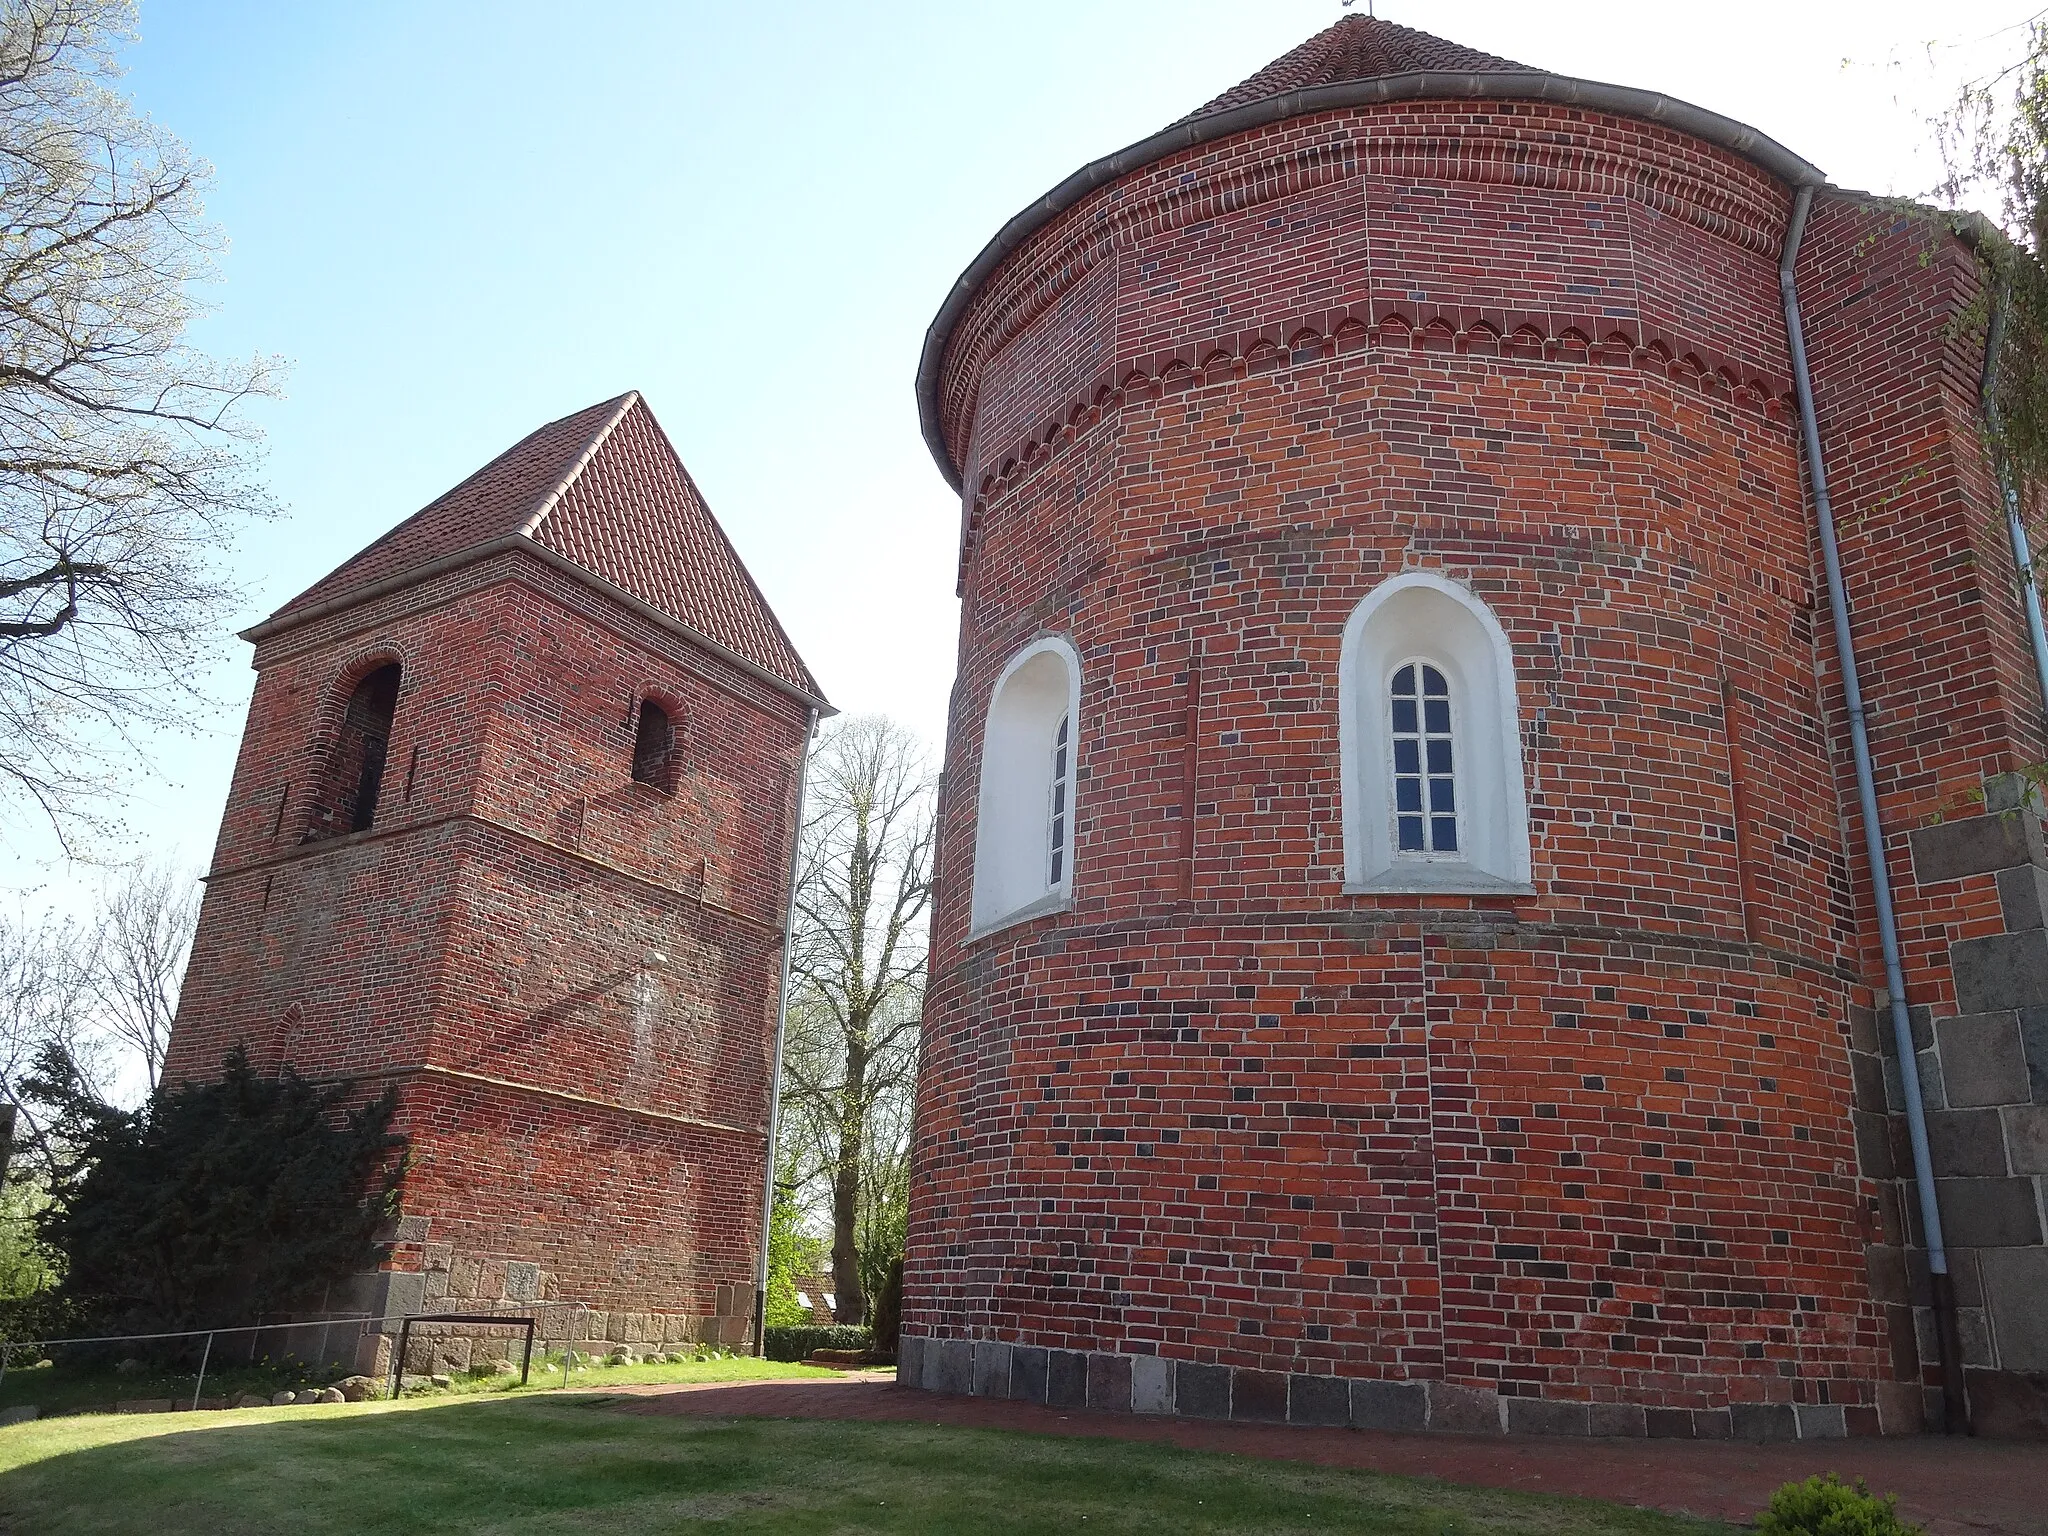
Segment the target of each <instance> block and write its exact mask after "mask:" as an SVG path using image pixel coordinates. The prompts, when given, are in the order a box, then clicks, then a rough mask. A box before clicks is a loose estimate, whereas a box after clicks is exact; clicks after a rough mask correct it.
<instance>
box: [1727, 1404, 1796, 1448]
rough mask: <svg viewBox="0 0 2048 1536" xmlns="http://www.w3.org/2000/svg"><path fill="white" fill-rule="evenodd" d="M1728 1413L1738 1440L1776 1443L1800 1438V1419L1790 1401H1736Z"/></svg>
mask: <svg viewBox="0 0 2048 1536" xmlns="http://www.w3.org/2000/svg"><path fill="white" fill-rule="evenodd" d="M1728 1413H1729V1418H1730V1420H1731V1421H1732V1426H1731V1427H1732V1428H1733V1430H1734V1434H1735V1438H1736V1439H1738V1440H1754V1441H1757V1442H1758V1443H1760V1444H1775V1443H1777V1442H1778V1441H1782V1440H1797V1439H1798V1438H1799V1420H1798V1418H1797V1417H1796V1416H1795V1415H1794V1414H1793V1412H1792V1405H1791V1404H1790V1403H1736V1404H1734V1405H1733V1406H1731V1407H1730V1408H1729V1410H1728Z"/></svg>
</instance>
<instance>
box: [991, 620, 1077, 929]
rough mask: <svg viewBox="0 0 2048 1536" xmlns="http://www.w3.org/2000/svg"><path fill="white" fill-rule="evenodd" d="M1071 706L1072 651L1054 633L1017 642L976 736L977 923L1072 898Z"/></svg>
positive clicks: (1051, 907)
mask: <svg viewBox="0 0 2048 1536" xmlns="http://www.w3.org/2000/svg"><path fill="white" fill-rule="evenodd" d="M1080 707H1081V666H1080V661H1079V658H1078V657H1076V656H1075V654H1074V648H1073V647H1072V646H1071V645H1069V644H1068V643H1067V642H1066V641H1065V640H1063V639H1061V638H1060V637H1058V636H1056V635H1048V636H1047V637H1045V638H1044V639H1042V640H1037V641H1034V642H1033V643H1032V644H1030V645H1028V646H1026V647H1025V648H1024V649H1023V650H1022V651H1020V652H1019V653H1018V654H1017V655H1016V656H1014V657H1012V658H1011V660H1010V663H1009V665H1008V666H1006V667H1005V668H1004V669H1003V673H1002V676H1001V677H999V678H998V679H997V680H996V686H995V688H994V690H993V692H992V693H991V694H990V698H989V709H988V724H987V727H986V729H985V730H984V731H983V732H982V738H981V793H980V796H979V798H978V800H977V802H976V818H975V835H974V916H973V926H974V930H975V932H976V933H985V932H988V931H990V930H992V929H995V928H1001V927H1005V926H1007V925H1008V924H1010V923H1015V922H1022V921H1023V920H1025V919H1026V918H1030V917H1035V916H1037V915H1038V914H1040V913H1042V912H1051V911H1057V910H1059V909H1060V908H1062V907H1064V906H1066V905H1067V904H1068V903H1069V901H1071V899H1072V896H1073V888H1074V825H1075V811H1076V805H1075V789H1076V784H1075V779H1076V774H1075V769H1076V766H1077V763H1078V757H1079V748H1080Z"/></svg>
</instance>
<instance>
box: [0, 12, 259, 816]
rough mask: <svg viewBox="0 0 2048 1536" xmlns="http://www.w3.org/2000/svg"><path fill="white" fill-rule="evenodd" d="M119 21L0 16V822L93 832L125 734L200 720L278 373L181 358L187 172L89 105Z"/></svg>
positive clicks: (128, 18) (106, 108)
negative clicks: (248, 406) (249, 408)
mask: <svg viewBox="0 0 2048 1536" xmlns="http://www.w3.org/2000/svg"><path fill="white" fill-rule="evenodd" d="M133 20H134V16H133V9H132V6H131V4H130V3H129V0H0V815H4V814H5V811H6V809H9V808H15V809H27V810H30V811H31V812H32V813H34V814H35V815H38V816H40V817H41V818H43V819H45V820H47V821H48V822H49V823H50V824H51V825H52V826H53V827H54V828H55V829H56V831H57V833H58V836H59V837H60V839H62V840H63V841H64V842H65V845H66V847H67V848H69V847H71V846H72V840H73V838H74V837H75V836H76V835H77V834H80V833H87V834H90V833H93V832H95V831H104V830H105V827H106V824H107V807H108V805H109V803H110V797H111V796H112V794H113V793H114V792H115V791H116V790H117V789H118V787H119V778H120V774H121V771H122V770H123V769H124V768H126V767H127V766H128V765H130V764H131V763H132V761H133V756H134V754H133V752H132V750H131V749H132V744H133V740H132V738H133V733H134V732H135V731H137V730H138V729H141V728H147V727H151V726H162V725H185V724H188V723H189V722H190V721H191V720H192V719H193V718H195V716H196V715H197V714H199V713H200V712H201V711H203V709H204V708H205V707H206V704H207V701H206V700H205V698H204V697H203V695H202V694H201V693H200V691H199V689H198V687H197V685H196V683H195V681H194V679H195V678H197V677H198V676H200V675H201V674H202V673H203V672H204V670H205V663H206V661H207V659H208V658H209V656H210V655H211V654H212V652H213V648H214V646H215V645H216V643H217V640H216V636H217V635H218V633H219V630H220V627H221V619H222V618H223V616H224V614H225V612H226V610H227V609H228V607H229V606H230V604H231V603H232V601H233V598H234V596H235V593H234V591H233V589H232V587H231V586H230V584H229V583H228V582H227V580H226V578H225V577H224V576H223V574H222V572H221V570H220V568H219V565H218V562H219V559H220V555H221V552H222V549H223V546H224V544H225V541H226V537H227V535H228V533H229V531H230V529H231V528H232V526H233V525H234V524H235V523H237V522H239V521H240V520H242V519H243V518H246V517H251V516H263V515H267V514H268V513H269V512H270V510H271V505H270V501H269V499H268V497H267V495H266V494H265V493H264V492H263V490H262V489H261V488H260V486H259V485H257V484H256V483H255V482H254V480H253V479H252V478H251V475H250V452H249V449H250V446H251V444H252V441H253V436H254V434H253V432H252V431H251V429H250V428H249V427H248V426H247V425H246V423H244V422H243V421H242V420H241V419H240V417H239V416H238V414H237V413H238V411H239V409H240V407H241V406H242V405H243V403H244V402H246V401H247V400H248V399H249V398H250V397H251V396H252V395H261V394H268V393H272V392H274V390H275V387H276V382H277V376H278V365H277V364H276V363H275V361H273V360H269V359H263V358H256V359H252V360H250V361H248V362H245V363H240V364H235V365H223V364H220V363H217V362H215V361H214V360H212V359H210V358H208V357H206V356H204V355H202V354H200V353H198V352H197V351H195V350H194V349H193V348H191V347H190V346H189V345H187V343H186V342H185V340H184V337H185V333H186V330H187V328H188V326H189V324H190V322H191V321H192V319H193V318H194V317H195V316H196V315H197V314H198V313H199V312H200V309H199V304H198V301H197V298H196V296H195V290H196V289H197V288H198V287H199V286H200V285H202V284H204V283H206V282H207V281H209V280H211V278H212V277H213V274H214V257H215V255H216V253H217V252H218V250H219V247H220V241H219V237H218V236H217V234H216V233H215V232H214V231H213V230H212V229H211V227H209V226H208V225H207V223H206V222H205V216H204V210H203V207H202V204H201V199H202V195H203V193H204V192H205V190H206V185H207V178H208V174H209V173H208V171H207V168H206V167H205V166H204V165H203V164H201V163H199V162H197V161H195V160H194V159H193V158H192V157H191V155H190V154H189V152H188V151H187V150H186V149H185V147H184V146H183V145H182V144H180V143H179V142H178V141H177V140H176V139H175V138H173V137H171V136H170V135H169V134H167V133H165V132H164V131H163V130H161V129H160V128H158V127H156V126H155V125H154V124H152V123H150V122H149V121H148V120H147V119H146V118H144V117H142V116H140V115H139V114H137V113H136V112H135V111H134V109H133V108H132V107H131V106H130V105H129V104H128V102H127V101H126V100H124V99H123V98H122V97H120V96H119V95H117V94H116V93H115V91H114V90H113V89H112V82H113V81H114V79H115V78H116V76H117V74H118V68H117V65H116V62H115V57H114V55H115V51H116V50H117V49H118V47H119V46H120V45H121V44H123V43H124V42H126V41H127V40H128V39H129V38H130V37H131V36H132V32H133Z"/></svg>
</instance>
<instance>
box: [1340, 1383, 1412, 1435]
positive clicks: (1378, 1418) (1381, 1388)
mask: <svg viewBox="0 0 2048 1536" xmlns="http://www.w3.org/2000/svg"><path fill="white" fill-rule="evenodd" d="M1351 1427H1352V1428H1353V1429H1384V1430H1392V1431H1396V1432H1401V1433H1409V1432H1413V1431H1417V1430H1424V1429H1427V1428H1429V1391H1428V1389H1427V1388H1426V1387H1425V1386H1424V1385H1423V1383H1421V1382H1419V1381H1354V1382H1353V1383H1351Z"/></svg>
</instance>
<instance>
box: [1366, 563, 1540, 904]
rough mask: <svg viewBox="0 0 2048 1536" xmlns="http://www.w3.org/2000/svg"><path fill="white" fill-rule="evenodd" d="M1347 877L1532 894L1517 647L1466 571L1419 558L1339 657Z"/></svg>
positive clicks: (1372, 606) (1373, 600) (1400, 886)
mask: <svg viewBox="0 0 2048 1536" xmlns="http://www.w3.org/2000/svg"><path fill="white" fill-rule="evenodd" d="M1338 685H1339V696H1340V697H1339V704H1338V742H1339V749H1340V752H1341V754H1342V757H1343V807H1344V888H1345V889H1346V890H1347V891H1350V892H1355V893H1361V894H1370V893H1374V892H1421V893H1431V892H1440V893H1445V894H1467V895H1516V894H1533V892H1534V887H1533V886H1532V885H1531V884H1530V883H1529V877H1530V863H1529V810H1528V799H1527V792H1526V789H1525V785H1524V781H1523V776H1522V736H1521V725H1520V714H1519V711H1518V708H1517V705H1516V700H1515V661H1514V652H1513V650H1512V649H1511V648H1510V646H1509V645H1508V638H1507V634H1506V632H1505V631H1503V630H1502V629H1501V626H1500V621H1499V620H1498V619H1496V618H1495V617H1494V615H1493V611H1492V610H1491V609H1490V608H1488V607H1487V606H1486V604H1485V603H1484V602H1482V601H1481V600H1480V599H1479V598H1478V597H1477V596H1475V595H1474V594H1473V593H1472V591H1471V590H1470V589H1469V588H1467V587H1466V586H1465V585H1463V584H1462V583H1461V582H1457V581H1454V580H1452V579H1451V578H1449V577H1447V576H1444V575H1442V574H1441V573H1439V572H1436V571H1407V572H1404V573H1402V574H1401V575H1399V576H1394V577H1391V578H1389V579H1388V580H1386V581H1384V582H1382V583H1381V584H1380V585H1379V586H1378V587H1376V588H1374V589H1373V591H1372V592H1371V593H1370V594H1369V595H1368V596H1367V597H1366V598H1365V600H1364V601H1363V602H1361V603H1360V604H1359V605H1358V606H1357V607H1356V608H1355V609H1353V610H1352V613H1351V617H1350V619H1349V621H1348V622H1347V623H1346V624H1345V626H1344V645H1343V651H1342V653H1341V658H1340V661H1339V674H1338Z"/></svg>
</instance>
